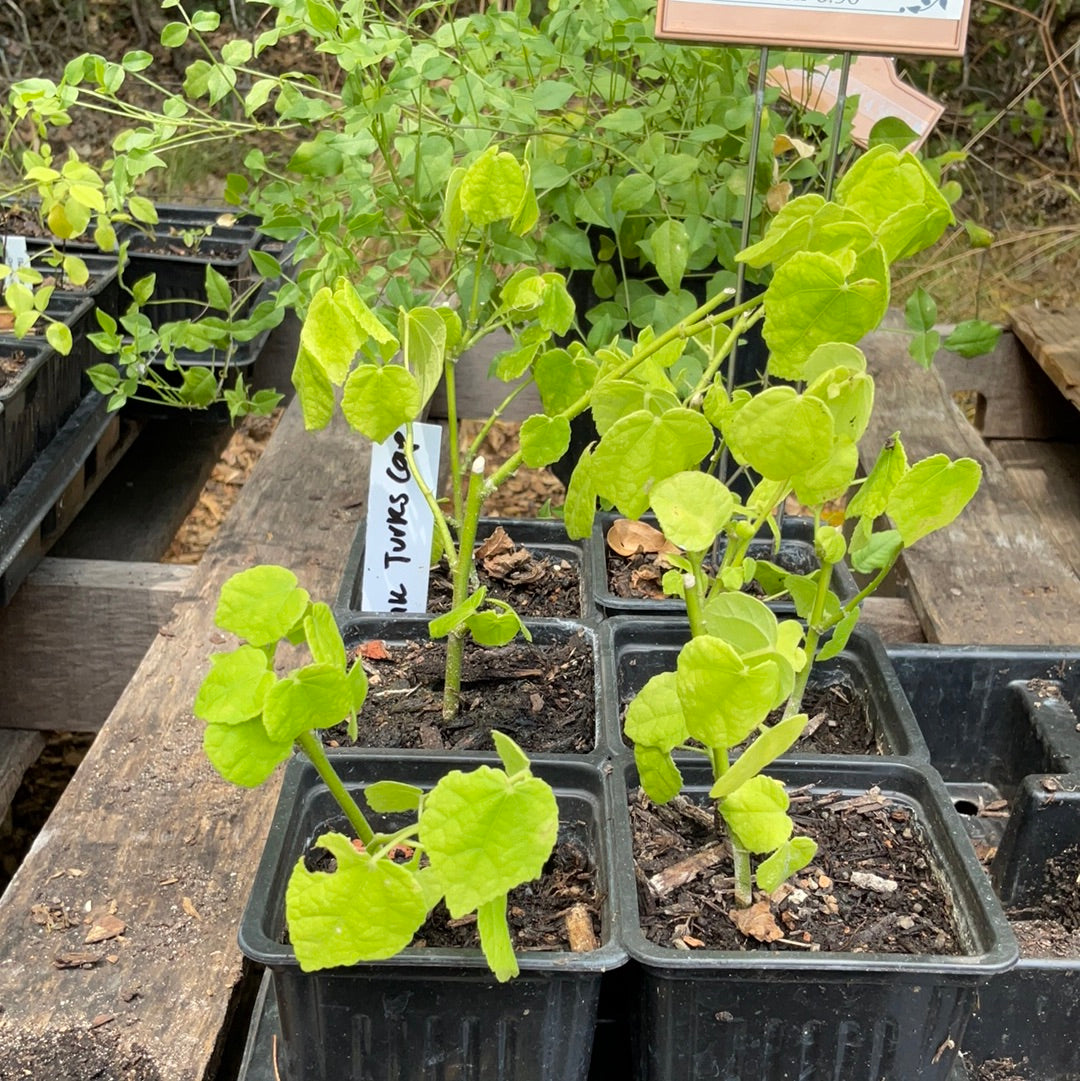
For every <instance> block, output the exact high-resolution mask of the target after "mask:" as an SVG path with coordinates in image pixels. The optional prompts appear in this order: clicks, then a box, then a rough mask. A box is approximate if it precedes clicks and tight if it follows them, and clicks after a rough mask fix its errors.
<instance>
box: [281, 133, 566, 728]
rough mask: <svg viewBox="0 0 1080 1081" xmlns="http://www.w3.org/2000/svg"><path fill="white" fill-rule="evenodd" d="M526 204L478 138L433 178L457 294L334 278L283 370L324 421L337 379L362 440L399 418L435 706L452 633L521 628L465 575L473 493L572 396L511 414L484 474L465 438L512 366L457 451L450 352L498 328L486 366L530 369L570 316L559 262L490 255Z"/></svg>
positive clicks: (309, 421)
mask: <svg viewBox="0 0 1080 1081" xmlns="http://www.w3.org/2000/svg"><path fill="white" fill-rule="evenodd" d="M536 218H537V208H536V196H535V193H534V191H533V187H532V183H531V180H530V176H529V169H528V166H527V165H523V164H521V163H520V162H518V161H517V160H516V159H515V158H514V157H513V156H511V155H510V154H507V153H505V152H501V151H497V150H496V149H495V148H494V147H491V148H489V149H488V150H486V151H484V152H483V153H482V154H481V155H479V156H478V157H477V158H476V159H475V161H473V162H472V163H471V164H470V165H468V166H467V167H459V168H458V169H457V170H455V171H454V172H453V173H452V174H451V176H450V179H449V182H448V185H447V193H446V204H445V213H444V219H445V220H444V222H443V228H444V230H445V233H446V235H447V237H448V238H449V239H450V240H451V242H452V243H453V245H454V247H453V248H452V259H451V264H450V268H449V275H448V276H449V277H452V278H454V279H456V280H457V281H458V283H459V292H460V295H462V297H463V298H464V304H463V306H462V307H460V308H458V309H455V308H452V307H450V306H449V305H445V304H444V305H440V306H437V307H433V306H429V305H421V306H418V307H413V308H404V307H401V308H399V309H398V310H397V311H393V310H389V309H375V310H372V309H371V308H369V307H368V306H367V304H365V302H364V300H363V299H362V297H361V296H360V294H359V292H358V291H357V289H356V288H355V286H354V285H353V284H352V283H351V282H348V281H346V280H344V279H343V280H340V281H339V282H337V283H336V285H335V286H334V287H333V288H331V287H330V286H324V287H323V288H322V289H320V290H319V291H318V292H317V293H316V294H315V296H314V297H313V298H312V300H311V304H310V306H309V308H308V311H307V315H306V317H305V319H304V323H303V327H302V329H301V333H300V351H299V356H298V358H297V362H296V367H295V369H294V373H293V382H294V385H295V386H296V390H297V394H298V396H299V398H300V402H301V405H302V407H303V411H304V420H305V423H306V425H307V427H309V428H319V427H322V426H324V425H325V424H327V423H328V421H329V420H330V417H331V416H332V414H333V412H334V409H335V398H336V394H335V388H337V387H340V388H342V390H341V409H342V412H343V413H344V416H345V418H346V420H347V421H348V422H349V423H350V424H351V425H352V426H353V427H354V428H356V429H357V430H358V431H359V432H361V433H363V434H364V435H366V436H367V437H368V438H369V439H371V440H372V441H374V442H377V443H378V442H382V441H383V440H385V439H387V438H389V437H390V436H391V435H392V434H393V433H394V432H395V431H397V430H398V429H399V428H402V427H404V431H405V437H404V442H403V451H404V454H405V458H406V460H407V462H408V466H409V471H410V474H411V476H412V477H413V478H414V480H415V481H416V483H417V485H418V486H419V488H420V490H421V492H422V493H423V495H424V498H425V500H426V502H427V505H428V508H429V509H430V512H431V514H432V515H433V517H434V522H435V536H436V540H437V543H438V548H439V550H440V551H441V553H442V554H443V556H445V558H446V560H447V563H448V564H449V568H450V573H451V576H452V579H453V604H452V610H451V611H450V612H449V613H447V614H446V615H443V616H440V617H438V618H437V619H435V620H433V621H432V623H431V628H430V629H431V634H432V635H433V636H435V637H446V638H447V660H446V690H445V698H444V716H446V717H447V718H449V717H452V716H454V715H455V714H456V713H457V710H458V705H459V701H460V687H461V663H462V653H463V649H464V642H465V638H466V635H470V634H471V635H472V637H473V638H474V639H475V640H476V641H478V642H480V643H481V644H483V645H488V646H497V645H503V644H505V643H507V642H509V641H510V640H511V639H512V638H513V637H514V636H515V635H517V634H519V633H523V634H525V635H526V636H528V631H527V630H526V629H525V627H524V625H523V624H522V623H521V621H520V619H519V618H518V616H517V614H516V613H515V612H514V611H513V610H512V609H511V608H510V606H509V605H507V604H505V603H503V602H501V601H496V600H491V599H489V598H487V596H486V592H485V589H484V587H480V586H478V585H477V581H476V573H475V565H474V557H473V547H474V544H475V540H476V531H477V525H478V522H479V519H480V510H481V507H482V506H483V503H484V500H485V499H486V498H487V497H488V496H489V495H490V494H491V493H492V492H493V491H495V490H496V489H497V488H498V486H499V485H500V484H501V483H502V482H503V481H504V480H505V479H506V478H507V477H509V476H511V475H512V473H513V472H514V470H515V469H516V468H517V467H518V465H520V464H521V462H522V461H525V462H526V463H528V464H529V465H533V466H540V465H545V464H547V463H549V462H552V461H554V460H556V459H557V458H559V457H560V456H561V455H562V454H563V453H564V452H565V451H566V448H567V446H568V444H569V439H570V427H569V417H570V416H572V415H573V413H574V408H576V409H577V411H580V410H581V409H583V408H584V407H585V404H586V402H585V401H580V402H578V403H577V404H576V407H571V408H569V409H562V410H559V411H552V412H549V413H543V414H537V415H535V416H532V417H530V418H528V420H526V421H525V422H524V424H523V425H522V428H521V450H520V453H519V454H518V455H517V456H515V458H514V459H512V460H511V461H510V462H508V463H506V465H504V466H503V467H502V468H501V469H499V470H498V471H497V472H496V473H495V474H494V475H493V476H491V477H485V475H484V462H483V459H482V458H480V457H479V456H478V449H479V447H480V445H481V444H482V442H483V439H484V438H485V436H486V435H487V433H488V431H489V430H490V428H491V426H492V425H493V424H494V423H495V421H496V420H497V419H498V418H499V416H500V415H501V414H502V412H503V410H504V409H505V407H506V406H507V405H509V403H510V402H511V401H513V399H514V398H515V397H516V395H517V394H519V393H520V391H521V389H523V387H524V386H526V385H527V382H528V381H527V380H526V381H524V382H522V383H521V384H519V386H518V387H517V388H515V389H512V390H508V392H507V395H506V398H505V399H504V401H503V402H502V403H501V404H500V405H499V406H498V408H496V409H495V411H494V412H493V413H492V414H491V416H490V417H489V418H488V419H487V421H486V423H485V424H484V425H483V426H482V427H481V429H480V432H479V433H478V435H477V437H476V439H475V440H474V441H473V443H472V445H471V446H470V447H469V448H468V449H467V450H466V451H465V452H464V454H462V455H461V456H460V457H459V456H458V454H457V450H456V448H457V447H458V445H459V441H458V415H457V398H456V382H455V365H456V363H457V360H458V358H459V357H460V356H461V355H462V353H464V352H465V351H466V350H467V349H470V348H472V347H473V346H475V345H476V344H477V343H478V342H480V341H481V340H482V339H483V338H485V337H487V336H488V335H489V334H491V333H493V332H495V331H497V330H502V331H506V332H508V333H509V334H510V336H511V339H512V344H511V347H510V348H509V349H508V350H507V351H505V352H504V353H503V354H501V355H500V356H499V357H497V358H496V360H495V361H494V364H493V370H494V375H495V376H496V377H498V378H500V379H503V380H507V381H513V380H517V379H519V378H520V377H522V376H525V375H526V374H527V373H528V372H530V371H531V370H532V368H533V367H534V363H535V362H536V361H537V358H538V357H540V356H541V354H542V352H543V350H544V347H545V345H546V344H547V343H548V342H549V341H550V339H551V337H552V335H553V334H563V333H565V332H566V331H567V330H568V329H569V327H570V324H571V323H572V321H573V317H574V306H573V303H572V301H571V300H570V298H569V296H568V295H567V293H566V286H565V282H564V280H563V278H562V276H561V275H559V274H555V273H551V272H543V271H540V270H537V269H536V268H534V267H525V268H522V269H520V270H513V268H512V267H511V268H507V267H505V266H501V265H500V259H501V258H502V256H501V252H502V251H503V250H505V249H506V247H507V245H508V243H509V242H510V241H511V240H512V238H513V237H515V236H525V235H527V234H528V233H529V232H531V230H532V229H533V227H534V225H535V224H536ZM500 274H501V278H500V276H499V275H500ZM440 382H444V383H445V387H446V393H447V402H448V416H449V423H448V429H449V430H448V435H449V445H450V448H451V451H450V454H451V458H450V476H451V491H452V497H451V504H450V506H449V508H447V507H445V506H444V505H443V504H442V503H441V502H440V501H439V499H438V497H437V494H436V492H435V491H434V490H433V489H432V487H430V486H429V483H428V481H427V480H426V479H425V478H424V477H423V476H422V474H421V472H420V470H419V469H418V468H417V465H416V460H415V456H414V453H413V436H412V425H413V424H414V423H415V422H417V421H418V420H420V419H421V417H422V415H423V411H424V408H425V406H426V405H427V402H428V400H429V399H430V397H431V395H432V393H433V392H434V390H435V388H436V387H437V386H438V385H439V383H440Z"/></svg>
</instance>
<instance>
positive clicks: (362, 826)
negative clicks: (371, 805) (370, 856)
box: [296, 732, 375, 847]
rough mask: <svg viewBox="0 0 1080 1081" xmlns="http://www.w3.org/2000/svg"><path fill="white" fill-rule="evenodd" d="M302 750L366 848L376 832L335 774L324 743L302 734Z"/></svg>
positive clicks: (299, 739) (313, 736)
mask: <svg viewBox="0 0 1080 1081" xmlns="http://www.w3.org/2000/svg"><path fill="white" fill-rule="evenodd" d="M296 742H297V744H298V745H299V747H300V750H301V751H303V752H304V754H305V755H307V757H308V760H309V761H310V762H311V764H312V765H313V766H314V767H315V772H316V773H318V775H319V777H320V778H321V779H322V782H323V784H325V785H326V787H327V788H328V789H329V790H330V795H331V796H333V797H334V799H335V800H337V803H338V806H339V807H340V808H341V809H342V810H343V811H344V812H345V817H346V818H347V819H348V820H349V825H351V826H352V828H353V829H354V830H356V836H357V837H359V838H360V840H361V841H362V842H363V844H364V845H365V847H366V846H367V845H369V844H371V842H372V841H373V840H374V839H375V831H374V830H373V829H372V828H371V826H370V825H368V820H367V819H366V818H365V817H364V812H363V811H361V810H360V808H359V806H358V805H357V803H356V800H354V799H353V798H352V796H350V795H349V793H348V790H347V789H346V788H345V785H344V784H342V782H341V778H340V777H339V776H338V775H337V773H335V772H334V767H333V766H331V765H330V759H329V758H327V757H326V751H324V750H323V745H322V743H320V742H319V739H318V737H317V736H316V735H315V734H314V733H313V732H301V733H300V735H299V736H297V737H296Z"/></svg>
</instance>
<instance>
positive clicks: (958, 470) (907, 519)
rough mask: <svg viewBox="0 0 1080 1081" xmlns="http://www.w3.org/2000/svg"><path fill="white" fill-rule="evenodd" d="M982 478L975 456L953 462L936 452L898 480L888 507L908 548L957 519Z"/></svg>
mask: <svg viewBox="0 0 1080 1081" xmlns="http://www.w3.org/2000/svg"><path fill="white" fill-rule="evenodd" d="M981 479H982V467H981V466H980V465H979V463H978V462H976V461H975V460H974V459H972V458H958V459H957V460H956V461H955V462H950V461H949V459H948V457H947V456H946V455H944V454H935V455H933V456H932V457H930V458H924V459H923V460H922V461H921V462H916V463H915V464H914V465H913V466H912V467H911V468H910V469H909V470H908V471H907V472H906V473H905V474H904V475H903V476H902V477H901V478H900V480H899V481H898V482H897V484H896V487H895V488H893V490H892V493H891V495H890V496H889V502H888V504H887V506H886V508H885V513H886V514H887V515H888V516H889V517H890V518H891V519H892V522H893V525H894V526H895V527H896V529H897V531H898V532H899V534H900V536H901V538H902V539H903V541H904V547H905V548H907V547H910V546H911V545H912V544H914V543H915V542H916V541H917V540H920V539H921V538H923V537H925V536H926V535H927V534H928V533H933V532H934V531H935V530H937V529H942V528H944V527H945V526H947V525H948V524H949V523H950V522H951V521H953V519H955V518H956V516H957V515H958V514H959V513H960V512H961V511H962V510H963V509H964V507H966V506H967V505H968V503H969V502H970V501H971V498H972V497H973V496H974V495H975V492H976V491H977V490H978V487H979V481H980V480H981Z"/></svg>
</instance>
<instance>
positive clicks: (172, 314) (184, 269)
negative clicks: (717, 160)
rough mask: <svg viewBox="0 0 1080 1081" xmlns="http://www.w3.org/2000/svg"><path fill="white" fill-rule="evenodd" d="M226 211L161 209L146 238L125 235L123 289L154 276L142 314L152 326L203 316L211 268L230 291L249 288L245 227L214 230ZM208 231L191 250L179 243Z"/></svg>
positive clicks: (249, 229) (253, 239)
mask: <svg viewBox="0 0 1080 1081" xmlns="http://www.w3.org/2000/svg"><path fill="white" fill-rule="evenodd" d="M227 213H231V212H230V211H226V210H216V209H213V208H207V207H175V206H174V207H160V208H159V210H158V223H157V225H155V226H152V227H149V228H150V230H151V232H150V233H149V234H147V233H145V232H141V231H134V232H132V233H130V234H126V239H127V241H128V256H127V263H126V264H125V266H124V270H123V275H122V277H123V282H124V285H125V287H126V288H127V289H131V287H132V286H133V285H134V284H135V282H137V281H138V280H139V279H140V278H145V277H146V276H147V275H148V274H154V275H156V280H155V283H154V294H153V297H152V303H149V304H147V305H146V306H145V307H144V308H143V311H144V313H145V314H146V316H147V317H148V318H149V319H150V322H151V324H152V325H153V326H155V327H159V326H161V324H162V323H168V322H173V321H175V320H179V319H196V318H198V316H199V315H200V314H203V313H204V312H205V311H206V267H207V266H208V265H209V266H212V267H213V268H214V269H215V270H216V271H217V272H218V273H219V274H221V275H222V276H223V277H224V278H225V279H226V281H228V282H229V284H230V285H231V286H232V287H233V289H234V290H235V289H237V288H242V287H245V286H247V285H249V284H250V283H251V281H252V280H253V274H254V271H253V269H252V265H251V254H250V253H251V249H252V248H254V247H256V246H257V242H258V241H257V236H256V233H255V228H254V226H253V225H250V224H233V225H217V224H216V222H217V219H218V218H219V217H221V216H222V215H223V214H227ZM206 228H209V229H210V232H209V233H208V234H207V235H205V236H202V237H200V239H199V241H198V243H197V244H195V245H187V244H185V243H184V239H183V234H184V233H185V232H186V231H188V230H200V229H206Z"/></svg>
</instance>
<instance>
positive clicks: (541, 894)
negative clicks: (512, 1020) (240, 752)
mask: <svg viewBox="0 0 1080 1081" xmlns="http://www.w3.org/2000/svg"><path fill="white" fill-rule="evenodd" d="M566 826H567V824H566V823H563V828H564V829H565V828H566ZM333 828H339V826H335V827H333ZM316 832H319V833H321V832H322V831H321V830H319V831H316ZM401 858H402V859H403V860H404V859H407V858H408V854H407V853H402V857H401ZM305 863H306V865H307V868H308V870H310V871H325V872H332V871H333V870H334V868H335V867H336V866H337V861H336V860H335V859H334V857H333V856H331V855H330V854H329V853H328V852H326V850H325V849H315V850H313V851H311V852H309V853H308V854H307V857H306V858H305ZM506 900H507V905H506V918H507V922H508V923H509V925H510V937H511V939H512V940H513V943H514V949H515V950H516V951H517V952H518V953H531V952H537V951H541V950H570V949H572V948H576V949H578V950H581V949H583V948H584V947H586V946H587V947H588V948H590V949H595V948H596V946H597V945H599V943H600V941H601V938H600V933H601V906H602V903H603V898H602V897H601V896H600V893H599V891H598V889H597V885H596V868H595V867H594V866H593V864H592V861H591V860H590V859H589V857H588V854H587V853H586V851H585V849H584V848H583V847H582V846H581V845H580V844H579V843H578V842H577V841H575V840H568V839H563V840H560V841H559V842H558V843H557V844H556V845H555V848H554V850H553V851H552V853H551V856H550V857H549V858H548V861H547V863H546V864H544V870H543V872H542V873H541V875H540V877H539V878H538V879H536V880H535V881H534V882H526V883H524V884H523V885H521V886H518V887H517V888H515V889H513V890H511V891H510V893H509V894H508V895H507V899H506ZM583 926H584V932H583V931H582V928H583ZM571 928H573V930H571ZM286 938H287V936H286ZM479 945H480V936H479V935H478V934H477V931H476V917H475V915H471V916H465V917H463V918H461V919H457V920H454V919H451V918H450V913H449V912H448V911H447V909H446V906H445V905H444V904H443V903H442V902H441V901H440V902H439V904H438V905H436V907H435V908H434V909H433V910H432V912H431V914H430V915H429V916H428V919H427V922H426V923H425V924H424V925H423V927H421V928H420V930H419V931H417V932H416V937H415V938H414V939H413V941H412V946H413V947H429V948H451V949H476V948H477V947H479Z"/></svg>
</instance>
